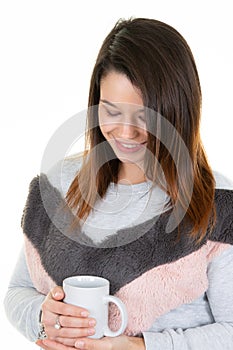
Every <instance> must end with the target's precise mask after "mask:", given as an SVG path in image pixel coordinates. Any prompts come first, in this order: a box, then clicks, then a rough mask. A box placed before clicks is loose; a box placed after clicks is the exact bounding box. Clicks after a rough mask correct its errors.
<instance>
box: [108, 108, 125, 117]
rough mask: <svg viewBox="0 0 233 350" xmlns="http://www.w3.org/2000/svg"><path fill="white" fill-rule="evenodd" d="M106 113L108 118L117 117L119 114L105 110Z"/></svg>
mask: <svg viewBox="0 0 233 350" xmlns="http://www.w3.org/2000/svg"><path fill="white" fill-rule="evenodd" d="M106 112H107V114H108V115H109V116H110V117H117V116H118V115H120V114H121V113H120V112H110V111H109V110H107V109H106Z"/></svg>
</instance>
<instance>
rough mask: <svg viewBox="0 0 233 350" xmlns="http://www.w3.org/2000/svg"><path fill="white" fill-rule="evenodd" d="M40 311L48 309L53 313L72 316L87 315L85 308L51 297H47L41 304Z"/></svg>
mask: <svg viewBox="0 0 233 350" xmlns="http://www.w3.org/2000/svg"><path fill="white" fill-rule="evenodd" d="M42 311H43V312H46V311H50V312H53V313H55V314H59V315H65V316H74V317H88V315H89V312H88V310H87V309H85V308H82V307H80V306H76V305H71V304H65V303H63V302H61V301H56V300H53V299H49V300H48V301H47V302H46V303H44V304H43V305H42Z"/></svg>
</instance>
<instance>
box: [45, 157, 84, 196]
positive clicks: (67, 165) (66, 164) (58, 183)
mask: <svg viewBox="0 0 233 350" xmlns="http://www.w3.org/2000/svg"><path fill="white" fill-rule="evenodd" d="M83 156H84V153H83V152H80V153H76V154H73V155H71V156H68V157H65V158H64V159H61V160H59V161H58V162H56V163H55V164H54V165H53V166H51V168H50V169H49V171H48V172H47V173H46V174H45V175H46V176H47V179H48V181H49V182H50V184H51V185H52V186H53V187H55V188H57V189H58V190H59V191H60V192H61V193H62V194H63V195H64V196H65V194H66V193H67V191H68V189H69V186H70V185H71V183H72V181H73V180H74V178H75V176H76V175H77V173H78V171H79V170H80V168H81V166H82V163H83Z"/></svg>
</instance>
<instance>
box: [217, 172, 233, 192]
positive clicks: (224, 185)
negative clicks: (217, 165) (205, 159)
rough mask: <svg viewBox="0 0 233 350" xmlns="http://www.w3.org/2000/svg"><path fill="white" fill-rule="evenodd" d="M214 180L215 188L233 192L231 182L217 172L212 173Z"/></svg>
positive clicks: (232, 182)
mask: <svg viewBox="0 0 233 350" xmlns="http://www.w3.org/2000/svg"><path fill="white" fill-rule="evenodd" d="M213 174H214V178H215V188H216V189H223V190H233V181H232V180H231V179H229V178H228V177H227V176H225V175H223V174H222V173H220V172H218V171H215V170H214V171H213Z"/></svg>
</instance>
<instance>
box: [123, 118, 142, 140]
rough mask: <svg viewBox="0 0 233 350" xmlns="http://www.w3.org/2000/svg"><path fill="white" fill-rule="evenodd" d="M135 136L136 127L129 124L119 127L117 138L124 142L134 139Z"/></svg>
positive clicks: (136, 132)
mask: <svg viewBox="0 0 233 350" xmlns="http://www.w3.org/2000/svg"><path fill="white" fill-rule="evenodd" d="M137 134H138V130H137V127H136V126H135V125H133V124H132V123H130V122H127V123H122V124H121V125H120V127H119V135H118V136H119V137H120V138H122V139H124V140H129V139H134V138H135V137H136V136H137Z"/></svg>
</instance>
